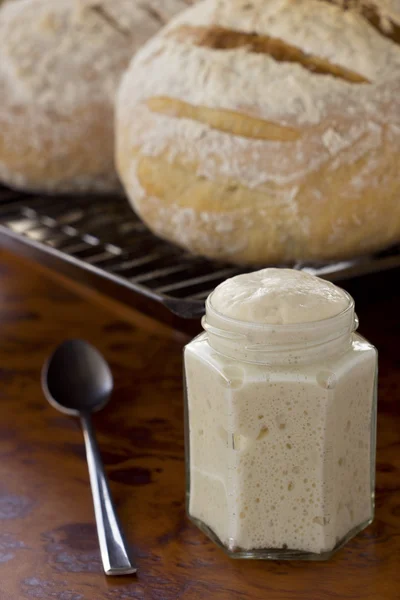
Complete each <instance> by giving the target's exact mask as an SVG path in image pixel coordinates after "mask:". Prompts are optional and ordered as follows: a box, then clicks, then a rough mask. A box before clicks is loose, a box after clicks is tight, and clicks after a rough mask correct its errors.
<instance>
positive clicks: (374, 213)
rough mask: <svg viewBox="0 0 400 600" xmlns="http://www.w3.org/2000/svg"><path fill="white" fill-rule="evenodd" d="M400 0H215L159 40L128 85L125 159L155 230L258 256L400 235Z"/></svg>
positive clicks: (122, 112)
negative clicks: (352, 0) (343, 0)
mask: <svg viewBox="0 0 400 600" xmlns="http://www.w3.org/2000/svg"><path fill="white" fill-rule="evenodd" d="M396 1H397V0H388V1H387V2H383V3H382V5H381V4H380V7H381V9H382V10H381V11H378V10H377V9H376V8H374V5H373V4H372V3H371V2H369V3H367V2H365V3H363V2H361V3H358V4H359V6H358V7H357V8H350V9H344V8H343V7H342V6H337V4H336V2H329V1H328V0H205V2H201V3H200V4H199V5H197V6H195V7H193V8H191V9H189V10H187V11H184V12H183V13H182V14H181V15H179V16H178V17H176V18H175V19H174V20H173V21H171V23H170V24H169V25H168V26H167V27H166V28H165V29H164V30H163V31H162V32H161V33H160V34H158V35H157V36H156V37H155V38H153V39H152V40H151V41H150V42H148V43H147V44H146V45H145V47H144V48H143V49H142V50H141V51H139V53H138V54H137V56H136V57H135V58H134V60H133V61H132V63H131V65H130V67H129V69H128V71H127V72H126V74H125V76H124V77H123V80H122V84H121V87H120V90H119V94H118V99H117V116H116V119H117V121H116V123H117V125H116V132H117V145H116V146H117V148H116V152H117V154H116V161H117V168H118V171H119V174H120V176H121V179H122V181H123V183H124V187H125V189H126V191H127V193H128V195H129V197H130V200H131V202H132V204H133V206H134V208H135V210H136V211H137V212H138V213H139V214H140V215H141V216H142V218H143V219H144V220H145V222H146V223H147V224H148V225H149V226H150V227H151V228H152V229H153V231H154V232H155V233H157V234H158V235H160V236H161V237H164V238H166V239H169V240H171V241H173V242H175V243H177V244H179V245H181V246H183V247H185V248H188V249H189V250H191V251H192V252H195V253H198V254H201V255H204V256H208V257H212V258H217V259H223V260H228V261H231V262H234V263H242V264H268V263H276V262H293V261H298V260H330V259H339V258H343V257H351V256H355V255H361V254H365V253H367V252H371V251H373V250H377V249H379V248H383V247H385V246H387V245H389V244H391V243H394V242H397V241H399V240H400V168H399V164H400V33H399V32H400V30H399V27H398V24H397V17H398V13H396V11H395V8H396V6H395V5H396ZM364 4H365V5H367V4H368V9H366V8H365V7H364ZM160 73H162V77H161V76H160Z"/></svg>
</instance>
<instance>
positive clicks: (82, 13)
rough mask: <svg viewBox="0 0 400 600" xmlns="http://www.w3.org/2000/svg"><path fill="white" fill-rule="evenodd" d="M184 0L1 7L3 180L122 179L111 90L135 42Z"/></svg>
mask: <svg viewBox="0 0 400 600" xmlns="http://www.w3.org/2000/svg"><path fill="white" fill-rule="evenodd" d="M190 3H191V2H190V0H187V1H186V0H166V1H165V0H163V1H162V0H140V1H139V0H57V1H56V2H55V1H54V0H18V1H11V2H6V3H5V4H4V5H3V6H2V8H1V12H0V98H1V101H0V131H1V135H0V180H1V181H3V182H5V183H8V184H10V185H13V186H16V187H19V188H22V189H28V190H44V191H48V192H52V193H54V192H66V191H72V192H84V191H87V190H95V191H99V192H108V191H112V190H117V189H120V184H119V182H118V178H117V175H116V172H115V168H114V157H113V154H114V149H113V146H114V131H113V119H114V98H115V92H116V89H117V86H118V84H119V81H120V78H121V75H122V73H123V71H124V69H125V68H126V67H127V65H128V63H129V61H130V59H131V58H132V55H133V54H134V52H135V51H136V50H137V49H138V48H139V47H140V46H141V45H142V44H143V43H144V42H145V41H146V40H147V39H148V38H149V37H151V36H152V35H154V34H155V33H156V32H157V31H158V30H159V29H160V27H162V26H163V25H165V23H166V22H167V21H168V20H169V19H170V18H171V17H172V16H173V15H175V14H176V13H177V12H179V11H180V10H182V9H183V8H185V7H187V5H188V4H190Z"/></svg>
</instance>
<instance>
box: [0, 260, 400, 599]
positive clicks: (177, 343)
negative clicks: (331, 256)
mask: <svg viewBox="0 0 400 600" xmlns="http://www.w3.org/2000/svg"><path fill="white" fill-rule="evenodd" d="M396 278H397V280H398V278H399V272H397V273H396V272H393V273H391V274H387V275H378V276H374V277H368V278H364V279H363V280H359V281H358V282H353V283H352V284H348V285H347V286H346V287H347V289H349V291H350V292H351V293H352V294H353V295H354V296H355V298H356V306H357V312H358V314H359V317H360V321H361V327H360V331H361V333H362V334H364V335H365V336H366V337H368V338H369V339H370V340H371V342H373V343H374V344H375V345H376V346H377V347H378V349H379V351H380V380H379V418H378V465H377V467H378V469H377V501H376V504H377V508H376V518H375V521H374V523H373V524H372V525H371V526H370V527H369V528H368V529H367V530H365V531H364V532H363V533H362V534H360V535H359V536H358V537H357V538H356V539H354V540H353V541H352V542H350V543H349V544H348V545H347V546H346V547H345V548H344V549H343V550H342V551H340V552H339V553H338V554H336V555H335V557H334V558H333V559H332V560H330V561H329V562H324V563H303V562H261V561H239V560H231V559H229V558H227V557H226V556H225V554H224V553H223V552H222V551H221V550H220V549H218V548H217V547H215V546H214V545H213V544H212V543H211V542H210V541H209V540H208V539H207V538H206V537H205V536H204V535H203V534H202V533H201V532H200V531H198V530H197V529H196V528H195V527H194V526H193V525H192V524H191V523H190V522H189V521H188V520H187V518H186V517H185V510H184V445H183V418H182V417H183V409H182V380H181V372H182V358H181V357H182V347H183V345H184V343H185V341H186V340H185V338H184V337H183V336H182V334H177V333H175V332H173V331H172V330H168V329H167V328H166V327H164V326H161V325H159V324H157V323H155V322H153V321H151V320H150V319H148V318H145V317H143V316H142V315H140V314H139V313H135V312H134V311H133V310H132V311H128V310H127V309H125V308H124V309H123V308H120V307H119V305H118V303H113V302H110V301H106V300H104V302H103V301H102V299H101V297H97V296H96V297H95V296H93V297H92V296H90V295H86V297H85V296H83V295H81V294H78V293H77V291H78V290H77V289H74V290H72V289H68V288H67V287H66V286H64V285H61V283H60V281H59V280H55V279H54V278H52V277H50V276H49V275H46V274H44V273H43V272H40V271H38V270H37V269H36V268H35V267H34V266H33V265H32V264H31V263H29V262H23V261H21V260H20V259H16V258H14V257H13V256H11V255H10V254H6V253H5V252H2V251H1V252H0V326H1V339H0V400H1V413H0V600H33V599H38V600H53V599H55V600H114V599H115V600H133V599H135V600H136V599H144V600H202V599H203V598H204V599H211V600H225V599H226V600H249V599H255V600H267V599H271V600H295V599H296V600H297V599H306V600H328V599H329V600H330V599H332V600H347V599H363V600H398V599H399V598H400V560H399V559H400V397H399V391H400V351H399V340H400V316H399V306H400V294H399V293H397V294H396V293H395V291H394V288H393V285H392V283H393V281H395V280H396ZM66 337H82V338H85V339H87V340H88V341H89V342H91V343H93V344H95V345H96V346H97V347H98V348H99V349H100V350H101V352H103V353H104V355H105V356H106V358H107V359H108V361H109V362H110V364H111V367H112V370H113V374H114V377H115V384H116V389H115V394H114V397H113V401H112V403H111V404H110V405H109V406H108V407H107V408H106V409H105V410H104V411H103V412H102V413H99V414H98V415H96V417H95V424H96V427H97V431H98V438H99V443H100V447H101V450H102V455H103V458H104V461H105V464H106V468H107V472H108V475H109V478H110V483H111V487H112V491H113V493H114V496H115V499H116V503H117V506H118V510H119V514H120V517H121V520H122V522H123V524H124V527H125V529H126V532H127V537H128V539H129V542H130V544H131V545H132V551H133V554H134V556H135V557H136V560H137V562H138V566H139V571H138V575H137V576H136V577H135V576H132V577H125V578H109V579H106V578H105V577H104V575H103V573H102V569H101V564H100V556H99V551H98V544H97V538H96V530H95V526H94V519H93V509H92V503H91V496H90V490H89V485H88V476H87V469H86V463H85V455H84V448H83V441H82V435H81V432H80V429H79V426H78V423H77V422H76V421H75V420H73V419H71V418H68V417H66V416H63V415H61V414H59V413H57V412H56V411H55V410H54V409H53V408H51V407H50V406H48V405H47V404H46V402H45V400H44V399H43V396H42V393H41V389H40V383H39V374H40V369H41V366H42V363H43V361H44V360H45V358H46V357H47V355H48V354H49V353H50V352H51V351H52V349H53V348H54V347H55V345H56V344H58V343H59V342H61V341H62V340H63V339H65V338H66Z"/></svg>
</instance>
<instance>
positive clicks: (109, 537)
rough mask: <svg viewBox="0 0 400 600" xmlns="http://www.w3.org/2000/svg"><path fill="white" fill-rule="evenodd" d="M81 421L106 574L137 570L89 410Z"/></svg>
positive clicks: (123, 573) (120, 573) (122, 573)
mask: <svg viewBox="0 0 400 600" xmlns="http://www.w3.org/2000/svg"><path fill="white" fill-rule="evenodd" d="M81 424H82V429H83V435H84V438H85V447H86V458H87V462H88V468H89V477H90V485H91V488H92V496H93V504H94V512H95V516H96V524H97V534H98V536H99V543H100V553H101V559H102V562H103V569H104V572H105V574H106V575H127V574H130V573H136V566H135V565H134V564H133V562H132V561H131V560H130V558H129V553H128V548H127V544H126V541H125V539H124V535H123V533H122V528H121V525H120V523H119V520H118V516H117V512H116V510H115V506H114V502H113V499H112V497H111V492H110V488H109V485H108V481H107V476H106V474H105V471H104V466H103V462H102V460H101V456H100V451H99V447H98V445H97V441H96V436H95V432H94V429H93V425H92V420H91V417H90V415H89V414H81Z"/></svg>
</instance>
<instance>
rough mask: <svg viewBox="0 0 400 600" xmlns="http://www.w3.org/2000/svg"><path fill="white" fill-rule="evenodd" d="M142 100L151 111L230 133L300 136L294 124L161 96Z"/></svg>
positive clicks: (288, 138) (262, 137) (284, 137)
mask: <svg viewBox="0 0 400 600" xmlns="http://www.w3.org/2000/svg"><path fill="white" fill-rule="evenodd" d="M146 104H147V106H148V108H149V109H150V110H151V111H152V112H156V113H160V114H164V115H168V116H172V117H177V118H181V119H182V118H186V119H191V120H192V121H197V122H199V123H202V124H204V125H208V126H209V127H212V128H213V129H217V130H219V131H223V132H224V133H229V134H231V135H237V136H241V137H246V138H251V139H256V140H268V141H279V142H295V141H296V140H298V139H300V137H301V133H300V131H299V130H298V129H296V128H294V127H288V126H286V125H280V124H279V123H272V122H271V121H265V120H264V119H259V118H257V117H251V116H249V115H246V114H243V113H242V112H236V111H233V110H226V109H223V108H209V107H207V106H194V105H193V104H189V103H188V102H183V101H182V100H177V99H175V98H168V97H165V96H154V97H152V98H149V99H148V100H147V103H146Z"/></svg>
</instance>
